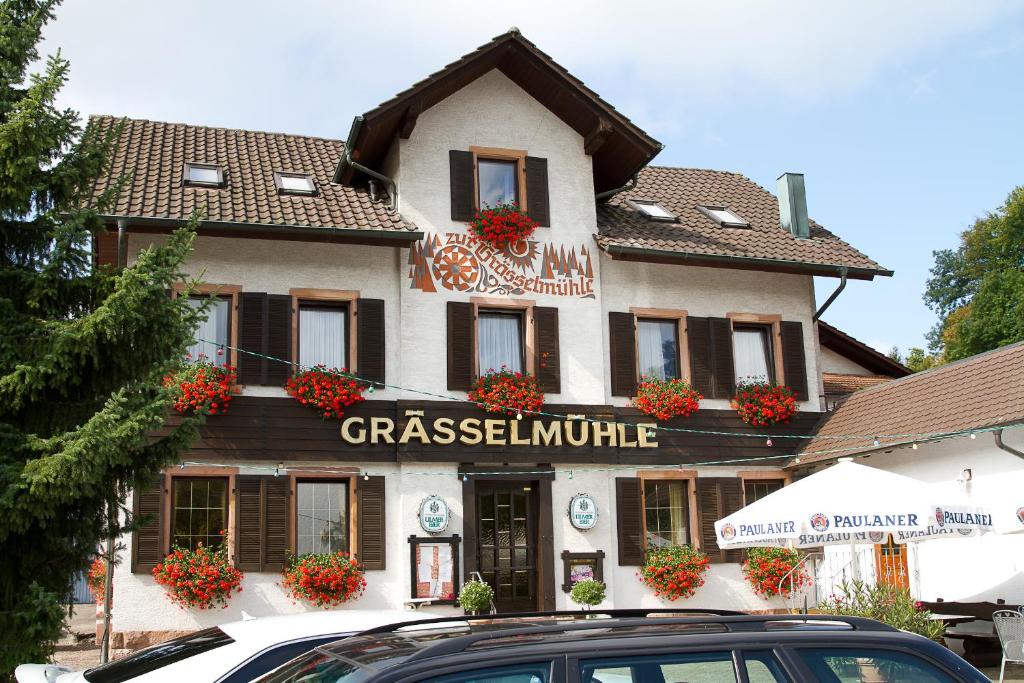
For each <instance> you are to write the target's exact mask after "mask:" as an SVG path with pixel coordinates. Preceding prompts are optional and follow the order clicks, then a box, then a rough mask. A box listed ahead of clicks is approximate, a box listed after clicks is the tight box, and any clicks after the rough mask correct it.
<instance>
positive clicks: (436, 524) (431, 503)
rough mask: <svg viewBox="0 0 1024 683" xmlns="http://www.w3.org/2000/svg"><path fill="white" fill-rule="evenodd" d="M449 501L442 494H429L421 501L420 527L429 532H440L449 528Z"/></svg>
mask: <svg viewBox="0 0 1024 683" xmlns="http://www.w3.org/2000/svg"><path fill="white" fill-rule="evenodd" d="M449 516H450V515H449V514H448V503H446V502H444V498H441V497H440V496H427V497H426V498H424V499H423V501H422V502H421V503H420V512H419V517H420V527H422V528H423V530H424V531H426V532H427V533H428V534H439V533H441V532H442V531H444V530H445V529H447V528H448V518H449Z"/></svg>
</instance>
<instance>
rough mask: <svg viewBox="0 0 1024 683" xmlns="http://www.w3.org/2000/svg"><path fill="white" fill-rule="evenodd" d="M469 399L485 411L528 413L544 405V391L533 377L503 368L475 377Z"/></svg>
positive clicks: (512, 413) (534, 411) (510, 413)
mask: <svg viewBox="0 0 1024 683" xmlns="http://www.w3.org/2000/svg"><path fill="white" fill-rule="evenodd" d="M469 400H470V401H473V402H475V403H476V404H477V405H479V406H480V407H481V408H483V409H484V410H486V411H487V412H489V413H504V414H506V415H519V414H523V413H525V414H527V415H529V414H531V413H536V412H537V411H539V410H540V409H541V408H543V407H544V393H543V392H542V391H541V390H540V388H539V387H538V386H537V378H536V377H534V376H533V375H524V374H523V373H521V372H513V371H512V370H509V369H508V368H505V367H503V368H502V369H501V370H498V371H494V370H491V371H490V372H489V373H487V374H486V375H484V376H483V377H481V378H480V379H478V380H477V381H476V386H475V387H473V389H471V390H470V392H469Z"/></svg>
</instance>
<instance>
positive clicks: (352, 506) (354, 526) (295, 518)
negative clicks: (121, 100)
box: [288, 468, 359, 557]
mask: <svg viewBox="0 0 1024 683" xmlns="http://www.w3.org/2000/svg"><path fill="white" fill-rule="evenodd" d="M345 469H348V468H345ZM358 474H359V471H358V469H356V468H352V469H351V472H347V471H341V472H317V471H312V472H306V471H303V470H289V471H288V496H289V498H290V499H291V502H290V504H289V505H288V547H289V548H291V551H292V552H293V553H298V549H299V526H298V524H299V484H300V483H305V484H309V483H317V482H322V483H325V484H331V483H334V484H339V483H342V482H346V483H347V484H348V491H347V493H346V495H347V496H348V501H347V502H348V505H347V508H348V509H347V514H348V533H347V536H348V548H347V551H348V554H349V555H350V556H352V557H356V556H357V554H356V553H357V551H358V545H359V542H358V535H357V533H358V529H359V519H358V515H359V512H358V511H359V506H358V501H357V500H356V477H357V476H358Z"/></svg>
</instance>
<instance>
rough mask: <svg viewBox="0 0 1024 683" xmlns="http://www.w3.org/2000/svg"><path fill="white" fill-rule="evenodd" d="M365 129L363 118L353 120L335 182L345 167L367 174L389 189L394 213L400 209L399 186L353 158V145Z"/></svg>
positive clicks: (358, 117) (335, 174) (335, 173)
mask: <svg viewBox="0 0 1024 683" xmlns="http://www.w3.org/2000/svg"><path fill="white" fill-rule="evenodd" d="M362 127H363V117H362V116H357V117H355V118H354V119H352V128H351V130H349V133H348V139H347V140H345V154H344V156H342V157H341V162H340V163H339V164H338V169H337V170H336V171H335V172H334V181H335V182H338V178H340V177H341V173H342V171H344V170H345V166H351V167H352V168H354V169H355V170H357V171H359V172H361V173H365V174H366V175H368V176H370V177H371V178H376V179H377V180H379V181H381V182H382V183H384V184H385V185H386V186H387V188H388V194H390V195H391V210H392V211H394V210H396V209H397V208H398V185H397V184H395V181H394V180H393V179H392V178H389V177H387V176H386V175H384V174H383V173H378V172H377V171H374V170H373V169H372V168H368V167H366V166H363V165H362V164H360V163H359V162H358V161H355V160H354V159H353V158H352V144H353V143H354V142H355V139H356V136H357V135H359V130H360V129H361V128H362Z"/></svg>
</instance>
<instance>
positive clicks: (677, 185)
mask: <svg viewBox="0 0 1024 683" xmlns="http://www.w3.org/2000/svg"><path fill="white" fill-rule="evenodd" d="M93 123H94V125H98V126H114V125H115V124H117V123H118V120H116V119H114V118H110V117H98V118H96V119H94V121H93ZM122 125H123V127H122V128H121V133H120V141H119V143H120V144H119V146H118V148H117V152H116V156H115V159H114V162H113V165H112V168H111V171H110V177H109V178H108V179H106V180H104V181H103V182H102V183H101V186H100V188H99V189H100V190H102V189H104V188H105V187H107V186H108V184H109V183H112V182H114V181H115V179H117V178H118V177H121V176H122V175H124V176H126V177H127V181H126V185H125V187H124V188H123V191H122V193H121V195H120V198H119V200H118V202H117V204H116V207H115V209H114V210H113V211H112V212H111V213H110V215H109V216H107V220H108V222H109V227H110V230H109V232H108V233H107V234H105V235H102V236H100V237H99V238H98V240H97V258H98V260H99V261H101V262H104V263H132V262H133V261H134V259H135V258H136V257H137V255H138V254H139V252H140V250H142V249H145V248H146V247H147V246H149V245H151V244H154V243H159V242H160V241H161V240H163V239H165V236H166V234H167V233H168V232H169V231H170V230H172V229H174V228H175V227H176V226H178V225H180V224H181V223H182V222H183V221H184V220H186V219H187V218H188V216H189V214H190V213H191V212H192V211H193V209H196V208H200V207H202V208H203V209H204V210H205V219H204V221H203V223H202V225H201V227H200V229H199V237H198V238H197V240H196V243H195V251H194V254H193V255H192V257H191V259H190V260H189V262H188V264H187V265H186V268H187V270H188V273H189V274H190V275H192V276H195V277H199V278H201V279H202V280H203V281H204V283H205V284H204V285H203V288H202V290H201V291H202V292H203V293H207V294H215V295H216V296H217V297H218V299H217V303H216V305H215V306H214V307H213V309H212V311H211V315H210V318H209V320H208V322H207V323H206V324H205V325H204V326H203V328H202V329H201V330H200V331H199V333H198V335H197V336H198V337H199V338H200V339H203V340H206V341H207V342H209V343H205V342H204V343H197V345H196V347H195V348H194V349H193V352H194V353H199V352H206V353H207V354H208V355H211V356H212V357H217V358H221V359H223V360H224V361H225V362H231V363H232V364H234V365H236V366H237V367H238V369H239V382H240V384H241V385H242V386H241V389H240V395H239V396H238V397H237V398H236V399H235V400H234V401H233V402H232V404H231V408H230V411H229V412H228V414H226V415H218V416H214V417H211V418H210V419H209V420H208V422H207V424H206V426H205V428H204V429H203V434H202V438H201V439H200V440H199V442H198V443H196V444H195V445H194V446H193V448H192V450H191V451H190V452H189V453H188V454H187V455H186V456H185V458H184V463H183V464H182V466H181V467H174V468H173V469H170V470H168V471H167V472H165V473H164V475H163V476H162V477H161V478H160V480H159V481H157V482H154V485H153V487H152V488H150V489H147V490H141V491H136V492H135V493H134V495H133V501H132V505H133V507H134V509H135V510H136V511H137V512H139V513H148V516H149V519H151V520H152V523H151V524H150V525H149V526H147V527H145V528H143V529H140V530H139V531H138V532H137V533H135V534H133V535H132V537H131V538H126V539H124V541H125V545H126V548H127V550H126V552H125V555H126V561H125V562H123V563H122V564H121V565H120V566H118V567H117V571H116V576H115V595H116V597H115V606H116V607H115V611H114V625H113V628H114V631H115V643H116V642H118V641H119V640H120V641H121V642H129V643H140V642H145V641H146V640H147V639H155V638H159V637H163V636H165V635H167V632H168V631H177V630H190V629H195V628H198V627H200V626H203V625H206V624H209V623H214V622H217V621H221V620H224V619H227V618H231V617H237V616H238V615H240V614H241V613H242V611H245V612H247V613H249V614H252V615H260V614H267V613H278V612H289V611H298V610H302V609H305V607H304V606H302V605H296V604H294V603H292V602H291V600H289V599H288V598H287V597H286V595H285V593H284V591H283V589H282V588H281V586H280V578H281V577H280V572H281V569H282V566H283V563H284V560H285V556H286V553H288V552H293V553H304V552H311V551H318V552H319V551H335V550H346V551H349V552H352V553H354V554H355V556H356V557H358V559H359V560H360V562H361V563H362V564H363V566H364V567H365V568H366V570H367V582H368V587H367V590H366V593H365V594H364V595H363V596H362V597H361V598H360V599H359V601H358V602H357V603H354V605H355V606H359V607H371V608H372V607H384V606H391V607H396V606H401V605H402V604H403V603H406V602H408V601H412V600H418V601H419V603H418V604H424V606H423V607H422V608H423V609H424V610H433V611H438V612H442V613H443V612H444V611H447V610H453V609H454V607H452V606H451V602H450V597H451V594H452V593H454V592H457V589H458V586H459V584H460V582H461V581H463V580H464V579H465V578H466V577H467V576H469V575H471V574H473V573H479V574H480V575H482V576H483V578H484V579H486V580H487V581H489V582H491V583H492V584H493V585H494V586H495V588H496V593H497V597H496V603H497V606H498V608H499V609H502V610H537V609H553V608H562V607H568V606H570V603H569V600H568V593H567V591H568V588H569V584H571V582H572V580H573V577H579V576H586V575H594V576H597V577H598V578H601V579H603V580H604V581H605V582H606V584H607V586H608V599H607V605H609V606H636V605H656V604H658V600H657V598H655V597H654V595H653V594H652V593H651V592H649V591H648V590H646V589H645V588H644V587H643V586H642V585H641V583H640V582H639V581H638V579H637V577H636V572H637V569H638V566H639V564H640V563H641V561H642V558H643V554H644V550H645V548H646V547H649V546H650V545H652V544H668V543H692V544H695V545H697V546H700V547H702V548H703V549H704V550H705V551H706V552H708V553H709V554H710V556H711V558H712V560H713V564H712V567H711V570H710V572H709V574H708V579H707V584H706V586H705V587H703V588H702V589H701V590H700V591H698V593H697V594H696V595H695V596H694V597H693V598H692V599H690V600H689V601H687V603H686V605H687V606H712V605H713V606H718V607H722V606H730V607H736V608H748V609H764V608H766V607H768V606H769V605H767V603H765V602H764V601H763V600H761V599H760V598H758V597H757V596H756V595H754V594H753V593H752V592H751V591H750V590H749V588H748V587H747V585H746V583H745V582H744V580H743V578H742V575H741V572H740V565H739V562H740V560H741V556H740V554H739V553H737V552H735V551H730V552H724V551H720V550H719V549H718V548H717V546H716V544H715V534H714V528H713V523H714V521H715V520H716V519H718V518H720V517H722V516H724V515H725V514H728V513H730V512H732V511H734V510H736V509H738V508H739V507H741V506H742V505H743V504H744V503H745V502H751V501H752V500H753V499H754V498H756V497H757V496H760V495H764V494H765V493H767V492H770V491H772V490H775V489H777V488H778V487H781V486H782V485H784V483H785V482H786V481H787V479H788V478H789V476H790V473H789V472H788V471H787V470H785V469H784V468H783V465H785V464H786V462H788V459H789V458H788V457H787V456H789V455H792V454H793V453H795V452H796V451H797V450H798V449H799V447H800V443H801V440H800V439H796V438H783V437H782V436H780V435H791V436H792V435H797V436H799V435H808V434H810V433H811V430H812V428H813V426H814V425H815V424H816V423H817V422H818V421H819V419H820V417H821V415H822V411H823V410H824V409H825V408H826V405H827V403H826V395H825V394H826V389H825V387H824V385H823V372H825V371H826V369H827V368H830V367H831V366H830V365H829V363H830V362H831V355H830V354H831V352H830V351H823V350H822V344H821V343H819V335H820V334H821V329H822V328H821V326H820V325H817V324H816V321H817V315H818V310H817V309H818V306H817V304H816V301H815V296H814V283H813V278H814V277H815V276H822V277H831V278H836V283H837V285H838V283H839V282H840V280H841V279H843V278H846V279H861V280H870V279H872V278H874V277H876V276H888V275H891V274H892V273H891V272H890V271H888V270H886V269H885V268H884V267H882V266H880V265H879V264H878V263H876V262H875V261H873V260H872V259H870V258H869V257H867V256H865V255H864V254H862V253H861V252H859V251H858V250H857V249H855V248H854V247H852V246H850V245H849V244H848V243H846V242H844V241H843V240H841V239H840V238H839V237H837V236H836V235H835V234H833V233H832V232H830V231H828V230H826V229H825V228H824V227H822V226H821V225H819V224H817V223H815V222H814V221H813V220H810V219H808V218H807V207H806V199H805V196H804V182H803V177H802V176H800V175H799V174H789V173H787V174H783V175H782V176H781V177H780V178H779V193H780V196H781V199H782V201H781V202H780V200H779V198H777V197H776V196H775V195H773V194H772V193H771V192H769V191H767V190H766V189H764V188H762V187H760V186H758V185H757V184H756V183H754V182H752V181H751V180H750V179H748V178H746V177H744V176H742V175H740V174H737V173H732V172H725V171H713V170H706V169H693V168H668V167H660V166H654V165H652V164H651V161H652V159H653V158H654V157H655V156H656V155H657V154H658V152H659V151H660V150H661V148H662V146H661V145H660V144H659V143H658V142H657V141H656V140H654V139H653V138H652V137H651V136H650V135H648V134H647V133H645V132H644V131H643V130H641V129H640V128H639V127H637V126H636V125H635V124H634V123H632V122H631V121H630V120H629V119H627V118H626V117H625V116H624V115H623V114H622V113H621V112H619V111H618V110H616V109H615V108H614V107H612V106H611V105H610V104H609V103H607V102H605V101H604V100H603V99H601V98H600V97H599V96H598V95H597V94H596V93H595V92H593V91H592V90H590V89H589V88H588V87H587V86H586V85H584V84H583V83H582V82H581V81H579V80H578V79H576V78H575V77H573V76H572V75H571V74H569V73H568V72H567V71H566V70H565V69H563V68H562V67H561V66H559V65H558V64H556V63H555V62H554V61H553V60H552V59H551V58H550V57H548V56H547V55H546V54H544V53H543V52H541V51H540V50H539V49H538V48H537V46H535V45H534V44H533V43H531V42H529V41H528V40H526V39H525V38H524V37H523V36H522V35H520V34H519V33H518V32H517V31H514V30H513V31H511V32H509V33H506V34H504V35H501V36H498V37H497V38H495V39H494V40H492V41H490V42H489V43H487V44H485V45H483V46H482V47H480V48H479V49H478V50H476V51H474V52H472V53H470V54H468V55H466V56H464V57H462V58H461V59H459V60H458V61H456V62H453V63H452V64H450V65H449V66H447V67H445V68H444V69H442V70H441V71H438V72H436V73H434V74H431V75H429V76H427V77H426V78H425V79H424V80H422V81H420V82H418V83H416V84H415V85H413V86H411V87H410V88H409V89H407V90H405V91H403V92H401V93H399V94H398V95H396V96H395V97H393V98H392V99H390V100H388V101H387V102H384V103H383V104H381V105H380V106H378V107H376V108H375V109H373V110H371V111H369V112H366V113H365V114H363V115H361V116H357V117H356V118H355V120H354V122H353V124H352V127H351V129H350V131H349V134H348V136H347V139H345V140H328V139H321V138H312V137H305V136H299V135H286V134H279V133H264V132H256V131H245V130H230V129H223V128H209V127H204V126H198V125H190V124H177V123H160V122H153V121H143V120H123V124H122ZM510 200H514V201H516V202H518V204H519V205H520V206H521V207H522V208H524V209H525V210H526V212H528V214H529V215H530V216H531V217H532V218H533V219H534V220H536V221H537V222H538V223H539V225H540V227H539V228H538V229H537V230H536V232H535V233H534V234H533V236H532V237H531V238H530V239H529V240H526V241H522V242H520V243H518V244H515V245H513V246H511V247H508V248H505V249H495V248H491V247H489V246H488V245H486V244H485V243H482V242H476V241H473V240H471V239H470V237H469V232H468V223H469V221H471V220H472V219H473V217H474V215H475V213H476V211H477V210H478V209H479V208H480V207H481V206H486V205H493V204H495V203H498V202H501V201H510ZM218 348H223V349H226V350H227V352H226V353H225V354H224V355H223V356H215V355H214V354H215V352H216V350H217V349H218ZM872 360H873V361H874V360H877V359H876V358H873V359H872ZM318 363H324V364H326V365H328V366H336V367H347V368H349V369H350V370H351V371H352V372H354V373H356V374H357V375H359V376H360V377H362V378H364V379H366V380H368V381H371V382H373V383H375V385H376V386H375V391H374V393H373V394H372V395H370V396H368V398H369V399H370V400H367V401H366V402H365V403H362V404H360V405H358V406H355V407H353V408H351V409H349V410H348V411H347V412H346V414H345V419H344V420H343V421H340V422H339V421H336V420H331V421H325V420H323V419H321V417H320V416H319V415H317V414H316V413H314V412H313V411H311V410H309V409H307V408H305V407H303V406H301V405H299V404H298V403H297V402H296V401H295V400H293V399H292V398H290V397H288V396H287V395H286V394H285V392H284V390H283V388H282V387H283V384H284V383H285V382H286V380H287V379H288V377H289V376H290V375H291V373H292V371H293V368H294V367H296V366H299V367H308V366H312V365H315V364H318ZM503 365H504V366H507V367H510V368H514V369H518V370H522V371H524V372H529V373H533V374H535V375H536V377H537V379H538V382H539V384H540V386H541V388H542V389H543V391H544V392H545V395H546V407H545V411H547V412H548V413H550V414H549V415H544V416H541V417H536V416H529V415H526V416H523V417H522V419H517V417H516V416H501V415H493V414H489V413H485V412H484V411H482V410H481V409H480V408H479V407H477V406H476V405H474V404H473V403H470V402H468V401H466V395H467V390H469V389H470V387H471V386H472V384H473V382H474V381H475V379H476V378H477V377H478V376H480V374H481V373H485V372H487V371H488V370H489V369H491V368H497V367H500V366H503ZM861 366H862V367H864V368H866V369H867V370H868V371H869V373H870V374H880V373H879V370H878V368H877V367H876V366H875V365H873V364H871V363H866V361H865V362H863V363H861ZM887 369H889V370H891V369H892V368H891V366H890V367H888V368H887ZM642 374H649V375H656V376H661V377H684V378H687V379H688V380H689V381H690V382H691V383H692V384H693V385H694V386H695V387H696V388H697V389H698V390H699V391H700V392H701V393H702V394H703V396H704V400H703V401H702V402H701V407H700V410H699V411H698V412H697V413H696V414H694V415H693V416H691V417H689V418H685V419H678V420H672V421H669V422H667V423H661V424H659V425H654V424H652V423H653V422H654V421H653V420H652V419H651V418H649V417H647V416H646V415H642V414H640V413H639V412H637V411H636V410H635V409H633V408H632V407H630V397H631V396H632V395H633V393H634V391H635V387H636V383H637V380H638V377H639V376H640V375H642ZM752 376H761V377H767V378H771V379H774V380H777V381H779V382H784V383H786V384H787V385H789V386H790V387H792V388H793V389H794V390H795V391H796V392H797V395H798V397H799V401H800V413H799V414H798V415H797V417H796V418H795V419H793V420H792V421H791V423H790V424H788V425H785V426H781V427H779V428H775V429H770V430H763V429H755V428H752V427H748V426H747V425H745V424H744V423H743V422H741V421H740V420H739V418H738V417H737V414H736V412H735V411H734V410H733V409H732V408H731V407H730V398H731V397H732V395H733V387H734V385H735V382H736V380H737V378H744V377H752ZM580 416H583V417H584V418H585V419H579V417H580ZM589 419H594V420H598V421H600V420H608V421H612V422H615V423H616V424H606V423H601V422H591V421H589ZM655 427H657V428H655ZM673 428H675V429H688V430H692V431H671V429H673ZM772 435H775V437H774V438H769V437H772ZM581 494H584V495H582V496H581ZM573 501H575V508H573V509H574V510H576V512H579V509H580V502H581V501H582V502H585V503H586V505H587V508H588V509H590V510H591V511H592V512H595V513H596V514H593V515H590V516H586V515H578V514H574V515H571V514H570V508H571V507H572V504H573ZM425 502H428V503H433V505H432V506H430V507H429V508H427V507H424V505H423V504H424V503H425ZM424 510H428V512H430V516H431V519H426V518H425V517H424V516H423V515H424V514H425V513H424ZM445 511H446V514H445ZM221 528H228V529H230V531H231V539H232V540H231V544H232V546H231V551H232V553H233V555H234V557H235V560H236V563H237V565H238V566H239V567H241V568H242V569H243V570H244V571H245V572H246V575H245V583H244V591H243V592H242V593H241V594H239V595H238V596H236V597H235V598H233V599H232V601H231V603H230V606H229V607H228V609H227V611H226V612H217V613H205V612H203V613H195V612H189V611H183V610H179V609H177V608H175V607H174V606H172V605H171V604H170V602H169V601H167V600H166V599H165V598H164V597H163V595H162V589H161V587H160V586H158V585H156V584H155V583H154V581H153V579H152V577H151V576H150V571H151V570H152V568H153V566H154V565H155V564H156V563H157V562H158V561H159V560H160V558H161V557H162V556H163V555H164V554H165V553H167V552H168V550H169V548H170V547H171V546H172V545H173V544H183V545H189V544H195V543H197V542H199V541H207V542H216V541H217V540H219V537H217V536H216V534H217V532H218V530H219V529H221ZM426 603H430V604H429V605H426Z"/></svg>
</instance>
